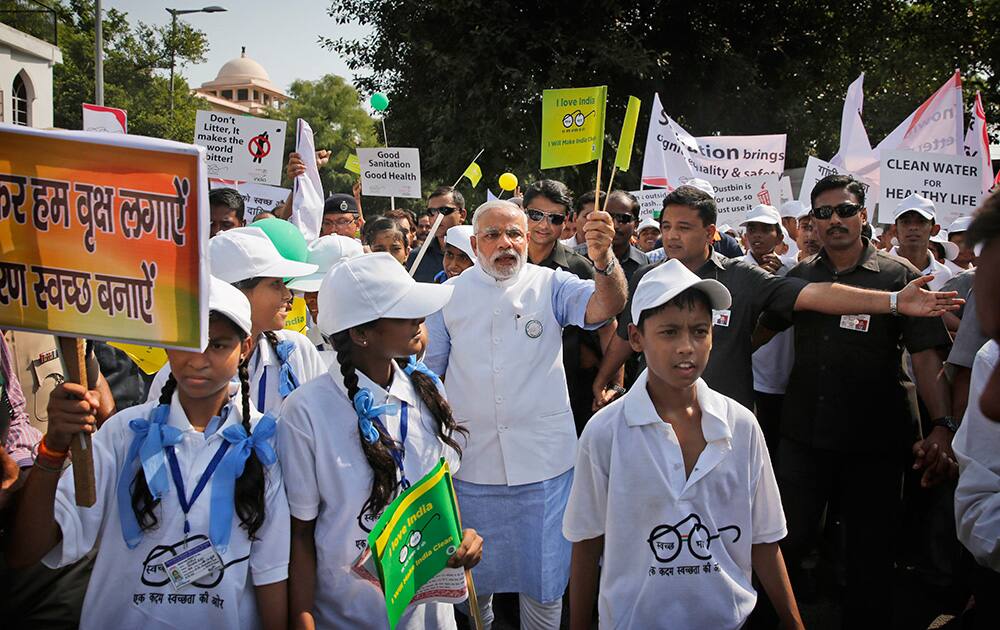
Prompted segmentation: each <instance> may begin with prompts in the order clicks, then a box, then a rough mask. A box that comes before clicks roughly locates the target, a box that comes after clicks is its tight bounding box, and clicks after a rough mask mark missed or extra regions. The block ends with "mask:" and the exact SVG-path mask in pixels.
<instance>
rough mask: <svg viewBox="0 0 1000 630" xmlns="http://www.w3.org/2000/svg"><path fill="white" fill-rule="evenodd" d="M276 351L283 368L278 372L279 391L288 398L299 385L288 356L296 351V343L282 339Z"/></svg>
mask: <svg viewBox="0 0 1000 630" xmlns="http://www.w3.org/2000/svg"><path fill="white" fill-rule="evenodd" d="M274 351H275V352H276V353H278V361H279V362H280V363H281V370H280V371H279V373H278V393H279V394H281V397H282V398H286V397H287V396H288V395H289V394H291V393H292V392H294V391H295V390H296V389H298V387H299V378H298V377H297V376H295V372H293V371H292V366H291V364H290V363H289V362H288V358H289V357H290V356H292V353H293V352H295V344H294V343H292V342H291V341H280V342H278V345H276V346H275V347H274ZM260 411H263V409H261V410H260Z"/></svg>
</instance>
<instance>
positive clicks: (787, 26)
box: [322, 0, 1000, 197]
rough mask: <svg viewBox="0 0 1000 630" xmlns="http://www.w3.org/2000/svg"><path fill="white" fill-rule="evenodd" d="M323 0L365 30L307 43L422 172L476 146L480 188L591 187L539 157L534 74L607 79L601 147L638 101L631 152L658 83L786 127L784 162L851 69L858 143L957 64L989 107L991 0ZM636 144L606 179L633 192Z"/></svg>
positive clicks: (799, 158)
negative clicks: (354, 89) (623, 168)
mask: <svg viewBox="0 0 1000 630" xmlns="http://www.w3.org/2000/svg"><path fill="white" fill-rule="evenodd" d="M329 14H330V16H331V17H332V18H333V19H334V20H335V21H336V22H338V23H340V24H344V23H355V24H360V25H362V26H364V27H367V28H368V29H371V34H370V35H369V36H367V37H366V38H365V39H363V40H357V39H348V38H340V39H325V40H322V41H323V43H324V45H325V46H326V47H328V48H329V49H331V50H333V51H336V52H338V53H340V54H342V55H343V56H344V57H345V58H346V59H347V61H348V64H349V66H350V67H351V68H352V70H354V71H355V72H356V73H359V74H361V76H360V78H359V80H358V81H357V85H358V88H359V89H360V90H361V91H362V92H363V93H364V94H366V95H367V94H370V93H371V92H373V91H375V90H382V91H385V92H387V93H388V94H389V97H390V106H389V109H388V111H387V115H388V118H387V119H386V120H387V125H388V131H389V134H390V138H391V140H392V143H393V144H394V145H396V146H418V147H420V149H421V167H422V169H423V171H424V174H425V175H424V177H425V179H426V180H430V181H436V182H446V183H451V181H452V180H454V178H455V177H457V176H458V174H459V173H461V172H462V170H463V169H464V168H465V166H466V164H467V163H468V161H469V160H470V159H471V158H472V156H474V155H475V153H476V152H477V151H478V150H479V149H480V148H483V147H485V148H486V153H485V154H484V155H483V157H482V158H481V160H480V164H481V165H482V167H483V171H484V173H485V174H486V177H487V178H489V180H488V181H487V183H488V184H490V185H493V186H494V189H495V186H496V184H495V181H496V180H495V177H496V175H498V174H499V173H501V172H503V171H504V170H511V171H513V172H515V173H517V174H518V175H519V176H521V177H522V179H523V178H525V177H528V178H531V179H533V178H536V177H541V176H546V177H555V178H559V179H563V180H564V181H566V182H567V183H568V184H569V185H570V186H571V187H574V188H575V189H577V190H582V189H584V188H586V187H587V186H588V185H589V186H592V185H593V178H594V168H593V165H585V166H583V167H577V168H573V169H552V170H548V171H544V172H540V171H539V170H538V163H539V157H538V156H539V135H540V129H539V121H540V117H541V93H542V90H543V89H546V88H559V87H584V86H588V85H603V84H606V85H608V115H607V124H606V127H605V129H606V134H607V139H608V144H607V146H606V149H605V150H606V151H612V150H613V149H614V146H613V145H614V143H615V142H617V140H618V131H619V129H620V128H621V123H622V118H623V117H624V112H625V104H626V101H627V97H628V96H629V95H630V94H631V95H635V96H637V97H639V98H640V99H641V100H642V102H643V109H642V112H641V114H640V118H639V130H638V132H637V136H639V137H638V138H637V140H636V151H637V152H638V153H641V151H642V148H643V140H642V138H643V137H644V134H645V128H646V124H647V121H648V119H649V113H650V107H651V103H652V97H653V93H654V92H658V93H659V94H660V98H661V100H662V101H663V104H664V108H665V109H666V111H667V112H668V113H669V114H670V115H671V116H672V117H674V118H675V119H676V120H678V122H680V123H681V124H682V125H683V126H684V127H685V128H686V129H687V130H688V131H690V132H691V133H692V134H695V135H710V134H714V133H722V134H754V133H782V132H786V133H787V134H788V146H787V154H788V157H787V159H786V168H791V167H796V166H803V165H804V164H805V161H806V157H807V156H808V155H809V154H814V155H817V156H818V157H821V158H825V159H828V158H829V157H831V156H832V155H833V154H834V153H835V152H836V150H837V146H838V142H839V134H840V114H841V108H842V106H843V101H844V95H845V93H846V91H847V86H848V85H849V84H850V83H851V81H853V80H854V79H855V78H856V77H857V75H858V74H859V73H861V72H862V71H864V72H865V73H866V74H865V109H864V114H863V118H864V121H865V124H866V127H867V129H868V133H869V136H870V138H871V140H872V143H873V144H875V143H877V142H878V141H880V140H881V139H882V138H883V137H884V136H885V135H886V134H887V133H888V132H889V131H891V130H892V129H893V128H894V127H895V126H896V125H897V124H898V123H899V122H900V121H901V120H903V118H905V117H906V116H907V115H909V114H910V112H912V111H913V110H914V109H916V108H917V107H918V106H919V105H920V103H921V102H923V100H925V99H926V98H927V97H928V96H929V95H930V94H931V93H933V92H934V90H936V89H937V88H938V87H939V86H940V85H941V84H942V83H944V82H945V80H946V79H947V78H948V77H949V76H950V75H951V73H952V72H953V71H954V69H955V68H960V69H961V70H962V72H963V80H964V87H965V96H966V99H967V102H969V103H971V101H972V99H973V97H974V94H975V90H976V89H981V90H983V98H984V100H985V102H986V106H987V119H988V120H993V121H996V120H997V117H998V115H1000V86H998V84H997V82H996V80H995V73H996V69H997V65H998V63H1000V28H998V27H1000V0H957V1H955V2H932V1H927V2H913V1H910V0H859V1H857V2H837V3H832V2H813V1H811V0H771V1H770V2H754V3H732V2H727V1H725V0H705V1H703V2H699V3H678V2H668V1H666V0H633V1H632V2H627V3H624V2H622V3H616V2H607V1H605V0H581V1H580V2H577V3H575V4H573V5H572V7H569V6H567V5H564V4H559V3H541V4H539V3H534V4H525V3H522V2H516V1H514V0H496V1H490V2H485V1H483V0H435V1H434V2H420V3H415V2H401V1H399V0H334V1H333V2H332V3H331V6H330V8H329ZM606 155H607V153H606ZM612 155H613V153H612ZM640 158H641V155H638V154H637V156H636V158H634V159H633V166H632V169H631V172H630V173H628V174H623V175H620V176H619V180H618V181H620V182H621V185H622V186H624V187H629V188H638V180H639V171H640V166H639V165H640V164H641V159H640ZM605 177H607V170H606V172H605ZM484 194H485V193H484V192H483V189H482V188H480V191H479V192H478V193H477V195H479V196H480V197H481V196H482V195H484Z"/></svg>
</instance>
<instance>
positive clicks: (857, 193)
mask: <svg viewBox="0 0 1000 630" xmlns="http://www.w3.org/2000/svg"><path fill="white" fill-rule="evenodd" d="M842 188H843V189H845V190H847V192H849V193H851V194H852V195H854V197H855V198H857V200H858V203H859V204H861V206H862V207H864V205H865V187H864V186H863V185H862V184H861V182H859V181H858V180H856V179H854V178H853V177H851V176H850V175H827V176H826V177H824V178H823V179H821V180H819V181H818V182H816V185H815V186H813V189H812V192H811V193H809V205H810V206H811V207H816V197H819V196H820V195H822V194H823V193H825V192H826V191H828V190H840V189H842Z"/></svg>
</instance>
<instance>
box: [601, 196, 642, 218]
mask: <svg viewBox="0 0 1000 630" xmlns="http://www.w3.org/2000/svg"><path fill="white" fill-rule="evenodd" d="M611 197H620V198H622V199H624V200H625V201H626V202H627V203H628V206H629V208H628V209H629V212H631V213H632V218H634V219H638V218H639V210H640V209H641V208H642V205H641V204H640V203H639V200H638V199H636V198H635V195H633V194H632V193H630V192H628V191H627V190H616V191H613V192H612V193H611ZM611 197H608V199H609V200H610V199H611Z"/></svg>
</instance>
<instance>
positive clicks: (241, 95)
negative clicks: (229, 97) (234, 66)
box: [236, 89, 247, 101]
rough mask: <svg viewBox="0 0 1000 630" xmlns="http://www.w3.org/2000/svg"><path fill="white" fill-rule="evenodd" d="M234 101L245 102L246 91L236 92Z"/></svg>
mask: <svg viewBox="0 0 1000 630" xmlns="http://www.w3.org/2000/svg"><path fill="white" fill-rule="evenodd" d="M236 100H237V101H245V100H247V91H246V89H243V90H236Z"/></svg>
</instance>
